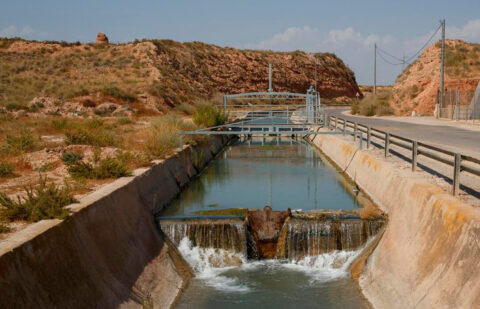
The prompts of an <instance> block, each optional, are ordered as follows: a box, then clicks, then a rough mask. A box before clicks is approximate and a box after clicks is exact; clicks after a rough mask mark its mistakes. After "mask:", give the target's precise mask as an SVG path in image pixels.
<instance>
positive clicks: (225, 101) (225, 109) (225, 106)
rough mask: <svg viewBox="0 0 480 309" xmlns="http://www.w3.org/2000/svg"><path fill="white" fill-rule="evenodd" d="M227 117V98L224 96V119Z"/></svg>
mask: <svg viewBox="0 0 480 309" xmlns="http://www.w3.org/2000/svg"><path fill="white" fill-rule="evenodd" d="M226 116H227V97H226V96H223V117H226Z"/></svg>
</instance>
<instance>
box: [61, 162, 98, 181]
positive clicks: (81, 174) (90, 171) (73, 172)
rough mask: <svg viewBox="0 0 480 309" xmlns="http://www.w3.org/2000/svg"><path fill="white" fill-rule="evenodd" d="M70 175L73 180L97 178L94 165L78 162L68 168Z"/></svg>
mask: <svg viewBox="0 0 480 309" xmlns="http://www.w3.org/2000/svg"><path fill="white" fill-rule="evenodd" d="M67 170H68V173H69V174H70V176H72V177H73V178H87V179H91V178H95V176H94V175H95V173H94V167H93V165H92V164H90V163H87V162H83V161H78V162H75V163H73V164H72V165H70V166H69V167H68V169H67Z"/></svg>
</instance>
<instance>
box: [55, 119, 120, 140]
mask: <svg viewBox="0 0 480 309" xmlns="http://www.w3.org/2000/svg"><path fill="white" fill-rule="evenodd" d="M64 132H65V143H66V144H67V145H92V146H98V147H106V146H117V145H118V144H119V142H118V140H117V138H116V137H115V133H114V132H113V130H112V128H111V127H110V126H108V125H107V124H106V123H105V122H104V121H103V120H101V119H98V118H95V119H90V120H88V121H87V122H85V123H70V124H67V125H66V128H65V129H64Z"/></svg>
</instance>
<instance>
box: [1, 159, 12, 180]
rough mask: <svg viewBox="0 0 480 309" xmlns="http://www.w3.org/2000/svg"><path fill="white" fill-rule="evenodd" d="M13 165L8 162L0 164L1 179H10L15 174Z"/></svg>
mask: <svg viewBox="0 0 480 309" xmlns="http://www.w3.org/2000/svg"><path fill="white" fill-rule="evenodd" d="M13 171H14V168H13V165H12V164H10V163H7V162H0V177H8V176H10V175H12V174H13Z"/></svg>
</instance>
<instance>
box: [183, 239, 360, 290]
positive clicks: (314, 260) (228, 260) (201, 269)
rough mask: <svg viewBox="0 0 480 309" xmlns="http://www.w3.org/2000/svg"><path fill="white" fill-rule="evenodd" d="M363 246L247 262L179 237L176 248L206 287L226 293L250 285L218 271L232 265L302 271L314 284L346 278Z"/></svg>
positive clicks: (240, 257) (240, 267)
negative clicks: (292, 258)
mask: <svg viewBox="0 0 480 309" xmlns="http://www.w3.org/2000/svg"><path fill="white" fill-rule="evenodd" d="M367 243H368V242H367ZM365 246H366V245H365ZM365 246H363V247H362V248H360V249H358V250H355V251H338V250H337V251H333V252H329V253H324V254H320V255H312V256H306V257H304V258H302V259H299V260H288V261H287V260H262V261H247V259H246V257H245V256H243V255H242V254H240V253H235V252H230V251H227V250H223V249H213V248H199V247H194V246H192V243H191V242H190V240H189V239H188V238H187V237H185V238H183V239H182V240H181V242H180V245H179V247H178V249H179V251H180V252H181V253H182V255H183V257H184V258H185V260H186V261H187V262H188V263H189V264H190V266H191V267H192V268H193V270H194V271H195V274H196V276H197V278H199V279H201V280H203V281H204V282H205V284H207V285H208V286H211V287H213V288H215V289H219V290H223V291H226V292H242V293H245V292H249V291H250V290H251V289H252V288H253V286H254V283H245V282H240V280H238V278H235V277H230V276H228V277H227V276H225V275H222V274H223V273H225V272H226V271H229V270H232V269H234V268H235V269H237V270H240V271H255V270H256V269H258V268H263V267H266V268H267V270H266V271H273V272H275V271H278V270H280V271H281V269H284V270H290V271H298V272H302V273H304V274H305V275H307V276H308V277H309V278H310V284H313V285H314V284H319V283H323V282H328V281H332V280H336V279H339V278H344V277H348V275H349V272H348V267H349V265H350V264H351V263H352V261H353V260H354V259H355V257H356V256H357V255H358V254H359V253H360V252H361V251H362V250H363V248H364V247H365Z"/></svg>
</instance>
